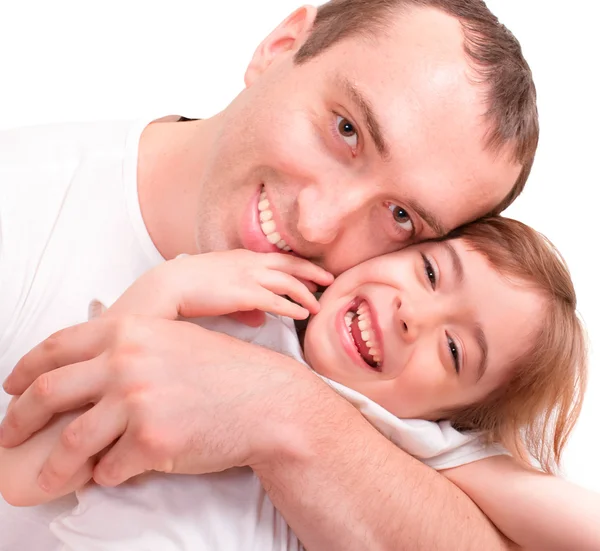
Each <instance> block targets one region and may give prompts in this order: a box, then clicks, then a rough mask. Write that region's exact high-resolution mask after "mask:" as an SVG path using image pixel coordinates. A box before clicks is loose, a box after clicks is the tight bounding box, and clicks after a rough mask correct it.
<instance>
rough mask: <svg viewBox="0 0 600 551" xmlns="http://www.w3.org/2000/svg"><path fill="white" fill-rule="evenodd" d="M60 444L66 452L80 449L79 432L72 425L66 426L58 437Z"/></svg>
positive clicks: (75, 426) (74, 425) (76, 427)
mask: <svg viewBox="0 0 600 551" xmlns="http://www.w3.org/2000/svg"><path fill="white" fill-rule="evenodd" d="M60 442H61V444H62V445H63V446H64V448H65V449H66V450H67V451H74V450H78V449H79V448H80V447H81V444H82V439H81V431H80V430H79V429H78V426H77V425H76V424H74V423H71V424H69V425H67V426H66V427H65V428H64V429H63V431H62V434H61V435H60Z"/></svg>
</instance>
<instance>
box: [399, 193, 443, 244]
mask: <svg viewBox="0 0 600 551" xmlns="http://www.w3.org/2000/svg"><path fill="white" fill-rule="evenodd" d="M406 203H407V204H406V206H407V207H408V208H409V209H411V210H414V211H415V212H416V213H417V214H418V215H419V217H420V218H422V219H423V220H424V221H425V223H426V224H427V225H428V226H429V227H430V228H431V229H432V230H433V233H435V237H444V235H446V234H447V233H448V229H447V228H446V227H445V226H444V224H442V222H441V221H440V220H439V218H438V217H437V216H435V214H433V213H432V212H430V211H428V210H427V209H426V208H424V207H423V206H422V205H421V204H420V203H417V202H416V201H411V200H408V201H407V202H406Z"/></svg>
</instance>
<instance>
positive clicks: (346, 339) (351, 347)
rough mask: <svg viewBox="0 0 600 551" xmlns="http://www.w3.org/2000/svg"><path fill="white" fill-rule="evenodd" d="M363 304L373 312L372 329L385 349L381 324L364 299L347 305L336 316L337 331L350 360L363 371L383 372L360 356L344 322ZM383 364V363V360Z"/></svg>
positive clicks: (355, 300) (360, 298) (359, 298)
mask: <svg viewBox="0 0 600 551" xmlns="http://www.w3.org/2000/svg"><path fill="white" fill-rule="evenodd" d="M361 302H366V303H367V306H368V308H369V310H370V312H371V327H372V329H373V330H374V331H375V334H376V339H377V342H378V343H380V346H381V347H382V348H383V340H382V338H381V330H380V329H379V324H378V323H377V320H376V316H375V311H374V310H373V308H372V305H371V303H370V302H369V301H368V300H367V299H366V298H364V297H356V298H354V299H353V300H351V301H350V302H349V303H348V304H347V305H346V307H344V308H342V309H341V310H340V311H339V312H338V315H337V316H336V321H335V326H336V330H337V333H338V335H339V337H340V341H341V343H342V348H343V349H344V351H345V352H346V354H348V356H350V358H351V359H352V360H353V362H354V363H355V364H356V365H358V366H359V367H360V368H361V369H368V370H369V371H370V372H373V371H376V372H377V371H381V368H374V367H372V366H371V365H369V364H368V363H367V362H366V361H365V360H364V358H363V357H362V355H361V354H360V352H359V351H358V349H357V347H356V343H355V342H354V339H353V338H352V336H351V335H350V333H349V332H348V328H347V326H346V322H345V320H344V316H345V315H346V314H347V313H348V312H350V311H354V312H355V311H356V309H357V308H358V305H359V304H360V303H361ZM382 351H383V350H382ZM382 363H383V360H382Z"/></svg>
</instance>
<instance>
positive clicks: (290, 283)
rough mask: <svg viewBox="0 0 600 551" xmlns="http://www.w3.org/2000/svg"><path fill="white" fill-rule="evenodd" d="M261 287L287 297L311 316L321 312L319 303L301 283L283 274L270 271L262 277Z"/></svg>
mask: <svg viewBox="0 0 600 551" xmlns="http://www.w3.org/2000/svg"><path fill="white" fill-rule="evenodd" d="M260 283H261V285H262V286H263V287H264V288H266V289H268V290H269V291H272V292H273V293H276V294H278V295H287V296H289V297H290V298H291V299H292V300H294V301H296V302H297V303H298V304H300V305H301V306H303V307H304V308H306V309H307V310H308V311H309V312H310V313H311V314H316V313H317V312H318V311H319V301H318V300H317V299H316V298H315V296H314V295H313V294H312V293H311V292H310V291H309V289H308V288H307V287H306V285H304V284H303V283H302V282H301V281H299V280H298V279H296V278H295V277H294V276H291V275H288V274H286V273H283V272H278V271H269V272H267V273H265V274H264V275H262V276H261V280H260Z"/></svg>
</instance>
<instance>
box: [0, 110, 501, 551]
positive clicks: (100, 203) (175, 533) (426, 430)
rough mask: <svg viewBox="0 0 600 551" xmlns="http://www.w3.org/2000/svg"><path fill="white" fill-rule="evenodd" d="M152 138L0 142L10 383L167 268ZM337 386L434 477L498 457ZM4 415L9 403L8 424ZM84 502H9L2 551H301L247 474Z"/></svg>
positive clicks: (148, 485) (96, 132) (40, 132)
mask: <svg viewBox="0 0 600 551" xmlns="http://www.w3.org/2000/svg"><path fill="white" fill-rule="evenodd" d="M146 124H147V121H143V122H137V123H131V122H129V123H94V124H72V125H54V126H46V127H37V128H27V129H18V130H11V131H3V132H0V289H1V291H0V301H1V302H0V377H1V378H2V379H3V378H4V377H5V376H6V375H7V374H8V373H9V372H10V370H11V369H12V367H13V366H14V365H15V363H16V362H17V361H18V360H19V358H20V357H21V356H22V355H24V354H25V353H26V352H28V351H29V350H30V349H31V348H32V347H33V346H35V344H37V343H38V342H40V341H42V340H43V339H44V338H46V337H47V336H49V335H50V334H51V333H53V332H54V331H57V330H59V329H61V328H63V327H66V326H69V325H73V324H76V323H80V322H83V321H85V320H86V319H87V314H88V305H89V303H90V301H91V300H93V299H97V300H100V301H101V302H102V303H104V304H112V303H113V302H114V301H115V300H116V298H117V297H118V296H119V295H120V294H122V292H123V291H124V290H125V289H126V288H127V287H128V286H129V285H130V284H131V283H132V282H133V281H134V280H135V279H136V278H137V277H139V276H140V275H141V274H142V273H143V272H145V271H147V270H148V269H150V268H151V267H153V266H154V265H156V264H158V263H160V262H161V261H163V258H162V257H161V255H160V254H159V252H158V251H157V250H156V248H155V246H154V244H153V243H152V241H151V239H150V236H149V234H148V232H147V230H146V227H145V225H144V222H143V219H142V215H141V211H140V207H139V201H138V196H137V185H136V171H137V149H138V144H139V137H140V135H141V132H142V130H143V129H144V127H145V126H146ZM199 323H201V324H203V325H205V326H207V327H210V328H211V329H215V330H219V331H223V332H227V333H230V334H233V335H235V336H238V337H239V338H243V339H244V340H248V341H254V342H258V343H260V344H262V345H264V346H268V347H270V348H274V349H276V350H279V351H281V352H283V353H287V354H289V355H291V356H293V357H296V358H298V359H301V353H300V348H299V345H298V341H297V338H296V335H295V331H294V330H293V327H292V326H291V325H289V321H286V320H281V319H279V318H275V317H269V323H268V324H267V325H265V326H263V327H262V328H259V329H252V328H247V327H245V326H240V325H239V324H236V323H234V322H232V321H231V320H227V319H225V318H213V319H204V320H200V321H199ZM330 384H331V385H332V386H333V387H334V388H335V389H336V390H337V391H338V392H340V393H341V394H343V395H344V396H345V397H346V398H348V399H349V400H350V401H352V402H353V403H354V404H355V405H356V406H357V407H358V408H359V409H360V410H361V412H362V413H363V414H364V415H365V416H366V417H367V418H368V419H369V420H370V421H371V422H372V423H373V424H374V425H375V426H376V427H377V428H378V429H379V430H380V431H381V432H382V433H383V434H385V435H386V436H388V437H389V438H390V439H391V440H392V441H394V442H395V443H396V444H398V445H399V446H401V447H402V448H403V449H405V450H406V451H407V452H409V453H411V455H414V456H416V457H418V458H421V459H422V460H423V461H425V462H426V463H428V464H429V465H431V466H433V467H434V468H446V467H450V466H455V465H459V464H464V463H468V462H469V461H474V460H476V459H480V458H483V457H487V456H490V455H495V454H497V453H499V450H498V449H496V448H490V447H486V446H483V445H482V444H481V443H480V442H479V440H478V439H477V438H476V437H474V436H465V435H461V434H460V433H458V432H456V431H454V430H453V429H452V428H451V427H450V426H449V425H447V424H443V423H442V424H436V423H430V422H427V421H418V420H411V421H406V420H404V421H403V420H399V419H397V418H395V417H394V416H393V415H391V414H389V413H388V412H387V411H385V410H384V409H383V408H381V407H380V406H378V405H377V404H375V403H373V402H371V401H370V400H368V399H367V398H365V397H363V396H361V395H360V394H358V393H356V392H354V391H351V390H350V389H347V388H344V387H342V386H341V385H338V384H336V383H333V382H330ZM8 401H9V397H8V396H7V395H6V394H4V393H0V416H3V415H4V413H5V411H6V407H7V405H8ZM80 494H81V495H80V496H79V498H80V501H79V504H77V501H76V500H75V498H74V497H73V496H69V497H66V498H63V499H61V500H57V501H55V502H53V503H51V504H47V505H42V506H38V507H32V508H13V507H11V506H9V505H8V504H6V502H4V501H3V500H1V501H0V550H2V551H21V550H27V551H29V550H35V551H46V550H53V549H57V548H61V547H60V545H59V544H58V541H57V539H56V538H55V537H54V536H53V535H52V534H51V532H50V530H49V524H50V522H51V521H52V519H54V518H56V517H59V520H57V521H56V522H54V523H53V532H54V533H55V534H57V535H59V536H60V538H61V539H62V540H63V543H64V544H65V545H66V546H67V547H66V548H67V549H69V548H70V549H76V550H78V551H79V550H81V549H86V550H92V549H127V550H132V549H156V550H157V551H158V550H160V551H166V550H168V549H187V548H188V546H187V545H185V546H184V545H182V544H181V542H182V541H183V538H188V537H189V538H196V539H192V540H190V541H193V542H194V543H193V545H192V544H191V543H190V547H189V548H194V549H199V550H200V549H210V550H211V551H213V550H215V549H227V550H229V549H253V548H254V549H257V550H258V549H260V550H265V549H294V548H295V547H294V546H296V547H297V546H298V545H299V544H298V542H297V540H296V539H295V537H294V536H293V534H292V533H291V531H290V530H289V528H288V527H287V524H286V523H285V521H284V520H283V519H282V518H281V516H280V515H279V514H278V512H277V511H276V510H275V509H274V508H273V506H272V505H271V504H270V501H269V499H268V497H267V496H266V495H265V494H264V491H263V490H262V488H261V487H260V484H259V483H258V481H257V479H256V477H254V476H253V474H252V472H251V471H250V470H249V469H233V470H230V471H227V472H226V473H218V474H215V475H204V476H198V477H191V476H180V475H160V474H152V475H145V476H144V477H143V478H140V479H139V480H137V481H135V482H132V483H130V484H127V485H124V486H121V487H118V488H116V489H106V488H98V487H93V486H92V487H89V488H86V489H85V490H83V491H82V492H81V493H80ZM213 521H214V523H213ZM200 523H201V524H200ZM211 523H213V524H211ZM201 527H202V529H200V528H201ZM215 527H216V528H215ZM119 541H120V542H121V543H120V547H119V545H118V544H117V542H119ZM151 542H154V543H151ZM232 542H237V544H234V543H232ZM134 545H135V547H134ZM202 545H204V547H202ZM253 546H254V547H253ZM62 548H63V549H64V547H62Z"/></svg>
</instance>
